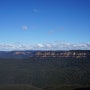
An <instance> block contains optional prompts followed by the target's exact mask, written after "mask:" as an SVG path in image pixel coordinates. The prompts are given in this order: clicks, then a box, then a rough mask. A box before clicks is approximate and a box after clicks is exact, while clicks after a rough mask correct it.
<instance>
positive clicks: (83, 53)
mask: <svg viewBox="0 0 90 90" xmlns="http://www.w3.org/2000/svg"><path fill="white" fill-rule="evenodd" d="M29 57H39V58H49V57H51V58H90V50H69V51H58V50H56V51H40V50H38V51H8V52H5V51H0V58H20V59H22V58H29Z"/></svg>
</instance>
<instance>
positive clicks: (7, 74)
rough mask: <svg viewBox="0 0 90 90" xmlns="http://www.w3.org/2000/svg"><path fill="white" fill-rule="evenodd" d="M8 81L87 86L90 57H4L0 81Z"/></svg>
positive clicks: (53, 88)
mask: <svg viewBox="0 0 90 90" xmlns="http://www.w3.org/2000/svg"><path fill="white" fill-rule="evenodd" d="M7 84H9V85H12V84H14V85H22V84H23V85H26V84H27V85H31V86H35V87H39V88H43V89H45V90H67V88H69V89H70V88H71V89H70V90H73V89H75V88H77V87H81V86H87V85H90V59H89V58H40V57H36V58H32V57H31V58H28V59H25V60H20V59H19V60H18V59H0V85H1V86H2V85H7ZM68 85H69V86H68ZM64 87H66V88H64ZM62 88H63V89H62ZM1 90H4V89H1ZM5 90H8V89H5ZM9 90H17V89H9ZM18 90H19V89H18ZM22 90H23V89H22ZM26 90H28V89H26ZM32 90H33V89H32ZM36 90H37V89H36Z"/></svg>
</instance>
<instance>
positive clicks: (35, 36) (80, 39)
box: [0, 0, 90, 50]
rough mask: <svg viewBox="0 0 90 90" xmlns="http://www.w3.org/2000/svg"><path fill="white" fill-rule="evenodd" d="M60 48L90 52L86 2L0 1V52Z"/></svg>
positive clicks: (88, 5)
mask: <svg viewBox="0 0 90 90" xmlns="http://www.w3.org/2000/svg"><path fill="white" fill-rule="evenodd" d="M17 43H18V45H21V46H20V47H18V45H17ZM62 43H63V45H62ZM64 45H66V46H65V48H66V49H90V0H0V50H13V49H20V48H21V49H65V48H63V47H64ZM72 45H74V47H73V46H72ZM80 45H81V47H80ZM82 45H83V47H82ZM58 46H61V47H58ZM78 46H79V47H78ZM17 47H18V48H17Z"/></svg>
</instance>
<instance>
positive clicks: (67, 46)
mask: <svg viewBox="0 0 90 90" xmlns="http://www.w3.org/2000/svg"><path fill="white" fill-rule="evenodd" d="M78 49H79V50H80V49H81V50H90V43H83V44H73V43H65V42H64V43H62V42H58V43H57V42H54V43H44V44H42V43H41V44H40V43H39V44H22V43H12V44H3V43H0V50H78Z"/></svg>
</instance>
